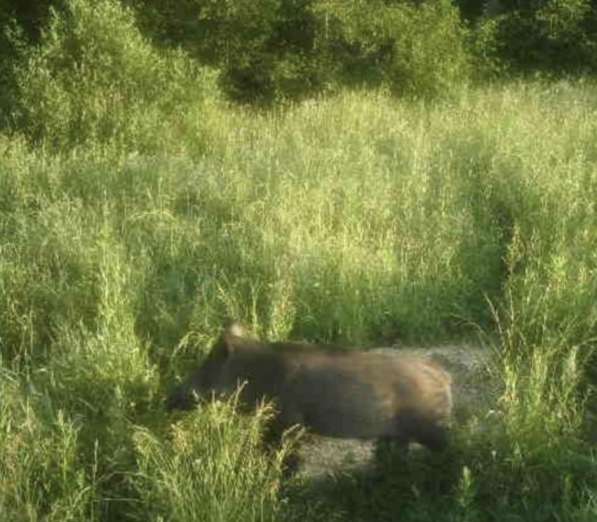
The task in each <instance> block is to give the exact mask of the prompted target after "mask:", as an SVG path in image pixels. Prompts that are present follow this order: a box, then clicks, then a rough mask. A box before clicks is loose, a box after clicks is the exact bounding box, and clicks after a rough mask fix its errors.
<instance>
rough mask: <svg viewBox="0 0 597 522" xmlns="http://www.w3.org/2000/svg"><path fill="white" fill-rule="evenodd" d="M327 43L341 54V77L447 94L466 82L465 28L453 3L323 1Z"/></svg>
mask: <svg viewBox="0 0 597 522" xmlns="http://www.w3.org/2000/svg"><path fill="white" fill-rule="evenodd" d="M317 12H318V13H319V14H320V16H322V17H324V19H325V21H326V22H325V25H326V31H325V32H324V33H323V34H322V45H324V46H325V47H327V50H328V53H330V55H331V56H330V59H331V58H335V57H337V56H339V57H340V63H341V65H340V67H341V72H340V75H341V76H344V77H345V78H347V79H349V81H350V80H352V81H353V82H354V81H356V83H363V81H365V82H368V83H370V82H371V81H373V83H377V82H379V83H382V84H385V85H387V86H388V87H389V88H390V90H391V91H392V92H394V93H397V94H408V95H416V96H430V95H431V96H433V95H438V94H444V93H446V92H449V91H450V90H451V89H453V88H454V87H455V86H456V85H459V84H460V83H462V82H463V81H465V80H466V79H467V77H468V74H469V63H468V62H469V60H468V55H467V51H466V49H465V34H466V33H465V30H464V27H463V26H462V24H461V22H460V18H459V14H458V11H457V10H456V9H455V8H454V7H453V6H452V4H451V3H450V2H449V1H444V0H441V1H437V2H423V3H420V4H419V3H411V2H385V1H382V0H379V1H377V2H374V3H372V2H368V1H357V2H351V3H345V4H342V5H338V4H337V3H335V2H322V3H321V5H319V6H318V10H317Z"/></svg>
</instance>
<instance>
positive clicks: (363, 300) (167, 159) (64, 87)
mask: <svg viewBox="0 0 597 522" xmlns="http://www.w3.org/2000/svg"><path fill="white" fill-rule="evenodd" d="M204 3H205V2H199V1H196V2H194V1H191V0H188V1H187V2H180V3H168V2H160V3H158V2H155V5H153V4H154V3H151V2H150V3H148V6H147V8H146V9H145V10H142V9H140V8H139V7H138V6H137V5H136V3H134V2H128V5H129V7H124V6H123V5H122V4H121V3H119V2H118V1H116V0H102V1H100V2H90V1H86V0H68V1H65V2H60V3H56V4H54V3H52V5H54V7H55V10H53V11H47V12H46V11H45V10H44V9H42V8H41V7H39V6H38V7H36V9H35V10H30V11H27V9H26V8H25V7H23V6H24V5H28V4H27V3H26V2H25V3H23V5H22V6H21V7H18V8H17V7H12V4H11V3H10V2H4V3H0V20H2V21H3V22H4V21H7V20H8V19H9V17H11V16H16V19H17V22H15V23H12V22H10V23H8V22H6V27H7V28H8V27H10V28H12V29H11V30H8V29H7V31H5V32H4V34H3V36H2V39H3V40H2V42H5V43H7V45H3V46H2V51H1V52H2V53H4V54H3V56H4V58H5V59H4V60H2V61H0V73H2V75H1V76H0V84H1V87H2V92H1V93H0V109H1V110H2V112H1V114H0V122H1V128H0V514H1V517H0V518H2V520H6V521H7V522H13V521H14V522H20V521H24V520H31V521H37V520H40V521H41V520H60V521H62V520H77V521H79V520H98V521H99V520H102V521H103V520H110V521H119V520H155V521H156V522H157V521H158V520H173V521H197V520H206V521H207V520H210V521H211V520H216V521H235V520H239V521H241V520H242V521H251V520H295V519H296V520H299V519H300V520H307V521H318V520H322V521H323V520H346V521H349V520H350V521H352V520H362V521H370V520H388V521H390V520H398V519H399V520H404V521H436V520H449V521H463V522H464V521H477V520H478V521H486V520H490V521H500V522H501V521H518V520H524V521H531V522H534V521H547V520H563V521H574V522H589V521H593V520H595V518H596V517H597V494H596V493H595V492H596V491H597V457H596V456H595V450H594V443H595V440H594V431H593V430H594V427H592V426H591V425H590V420H591V412H592V411H593V415H594V407H593V404H594V397H592V396H591V394H590V393H591V387H592V386H593V385H594V383H595V381H596V375H597V371H596V367H597V365H596V363H595V356H594V352H593V351H594V348H595V345H596V340H597V306H596V304H595V303H597V257H596V254H595V253H596V252H597V211H596V210H597V209H596V208H595V204H596V202H597V85H595V83H594V82H593V80H591V79H589V78H586V79H582V78H581V79H559V80H557V81H554V80H550V81H547V80H545V79H541V78H535V79H532V80H531V79H524V80H523V79H520V78H519V79H513V78H510V79H508V81H502V82H500V83H499V84H497V83H496V84H484V85H476V84H475V83H474V82H475V81H476V80H477V79H478V78H476V76H477V75H473V74H472V71H473V69H475V67H477V65H476V64H478V63H480V62H482V63H483V64H484V65H483V67H485V68H486V69H485V70H486V71H493V72H494V73H495V72H498V71H502V72H503V71H504V70H505V69H508V70H510V71H512V70H514V69H516V68H517V67H523V66H525V67H526V66H528V68H527V69H526V70H536V69H537V68H538V69H542V68H543V67H537V68H536V67H535V65H536V64H535V65H533V64H522V63H520V62H516V63H515V61H510V62H508V63H506V62H507V60H506V59H505V57H506V56H507V53H505V51H504V52H502V51H503V50H504V49H505V48H504V47H503V45H502V44H503V41H504V40H503V38H504V36H503V35H504V34H507V32H504V31H505V29H504V28H505V27H511V26H506V25H503V24H506V22H505V20H506V18H507V16H506V15H504V18H498V19H495V20H492V21H487V20H483V19H477V17H478V16H479V14H475V13H473V12H472V11H471V13H469V15H470V16H469V17H470V18H471V19H472V20H477V21H476V22H474V24H473V23H472V22H471V24H472V25H469V26H466V25H464V23H463V22H461V21H460V19H459V18H458V14H457V11H456V10H455V9H454V8H453V7H452V6H451V4H449V3H447V2H443V1H438V2H435V3H432V2H424V3H423V5H422V6H420V7H417V5H416V4H415V3H410V2H390V1H386V2H379V6H378V7H379V10H377V11H376V10H373V9H369V10H368V9H366V8H365V7H366V4H365V3H363V2H352V3H350V5H349V6H348V7H346V8H343V10H341V9H340V8H339V7H338V5H339V4H338V3H334V2H314V1H313V2H307V1H305V2H286V1H282V0H279V1H274V0H270V1H268V2H265V1H260V2H257V3H251V2H243V1H238V2H235V1H232V0H230V1H227V2H219V3H213V2H212V3H210V6H211V7H210V9H211V10H207V11H206V10H202V11H201V13H202V14H201V17H199V18H197V20H198V22H197V23H198V24H199V26H198V27H200V28H201V31H200V32H199V33H198V34H199V35H201V38H205V39H207V38H211V37H213V39H212V40H209V39H208V40H205V41H201V40H199V39H198V37H197V36H196V35H195V36H194V37H193V38H191V36H193V34H192V30H191V29H192V27H193V26H190V25H189V26H185V27H187V29H186V31H187V32H185V31H183V30H182V29H183V28H182V26H181V25H180V23H181V22H182V21H184V20H187V22H188V24H190V23H191V22H192V21H194V20H195V18H193V17H192V16H191V14H192V13H193V12H194V11H193V10H194V9H196V8H197V6H200V4H201V5H202V4H204ZM42 4H43V5H48V4H49V3H39V5H40V6H41V5H42ZM175 4H176V5H177V6H178V7H177V9H174V7H176V5H175ZM262 4H264V5H265V4H271V7H272V9H271V10H270V11H268V12H269V13H270V15H271V19H270V18H268V19H260V18H259V17H258V15H259V13H260V11H257V10H256V9H255V8H251V6H253V5H262ZM382 4H383V5H382ZM463 4H464V3H463ZM505 4H507V3H506V2H505ZM519 4H520V2H519ZM552 4H553V5H552ZM556 4H558V5H559V6H564V5H568V4H570V5H572V4H575V5H576V6H577V7H578V11H574V10H570V9H569V10H568V11H566V12H567V13H571V14H570V16H569V17H568V18H566V20H567V23H568V24H569V25H567V26H566V27H567V28H568V29H566V30H564V29H562V30H561V32H560V33H558V34H559V35H567V36H566V38H571V36H570V35H572V34H577V33H575V32H574V31H577V30H580V29H578V27H582V29H583V31H584V32H583V35H584V36H583V40H582V42H581V41H579V45H581V44H582V45H586V46H588V47H587V49H589V48H591V45H594V44H593V43H592V42H594V41H595V40H594V31H593V29H592V27H593V26H592V25H591V24H590V23H589V22H590V20H591V16H592V11H590V10H589V11H588V12H585V11H582V9H581V8H582V5H585V4H586V5H588V4H587V3H586V2H584V3H583V2H572V1H570V2H563V1H560V2H549V5H552V7H553V6H556ZM581 4H582V5H581ZM347 5H348V4H347ZM274 8H275V9H274ZM291 8H294V11H292V9H291ZM562 8H563V7H562ZM169 9H172V10H173V11H172V12H170V11H169ZM554 9H555V7H554ZM581 11H582V12H583V13H584V14H583V16H580V15H579V14H578V13H580V12H581ZM26 12H29V13H30V15H31V16H29V17H27V16H25V15H23V13H26ZM380 12H382V14H383V16H382V15H380V14H379V13H380ZM531 12H532V13H535V11H532V10H530V8H529V10H527V11H524V13H526V14H529V13H531ZM376 13H377V14H376ZM521 13H522V14H524V13H523V12H522V11H520V12H518V14H517V16H519V18H520V16H522V14H521ZM307 14H308V16H306V15H307ZM208 15H209V16H208ZM249 15H251V16H253V20H254V25H247V24H245V23H244V22H245V16H249ZM197 16H198V15H197ZM509 16H510V17H511V18H512V17H513V16H514V15H513V14H512V13H511V14H510V15H509ZM529 16H530V14H529ZM533 16H535V15H533ZM554 16H555V15H554ZM19 17H21V18H22V19H23V20H26V21H27V23H24V24H21V26H22V30H21V29H19V24H18V22H19V20H20V19H21V18H19ZM226 17H227V18H226ZM222 19H225V20H226V21H227V22H226V23H221V20H222ZM513 19H514V18H512V19H511V20H510V21H509V22H508V23H513V22H512V20H513ZM529 19H530V18H529ZM535 19H537V20H539V18H536V17H535ZM297 20H303V21H305V20H307V21H310V23H311V25H305V26H301V27H303V30H302V31H301V32H300V35H301V36H302V37H303V38H304V39H302V40H301V39H298V40H294V44H293V46H289V47H287V48H284V47H283V46H282V44H281V43H280V42H281V41H282V40H281V38H282V36H283V35H287V34H290V33H285V32H284V31H285V29H283V28H284V27H292V26H293V25H292V24H293V23H295V22H296V21H297ZM541 20H544V19H543V18H541ZM324 21H326V23H323V22H324ZM574 21H577V22H578V24H579V25H578V27H577V29H571V28H570V27H572V26H571V25H570V24H573V22H574ZM208 22H209V23H208ZM382 22H383V23H382ZM440 22H441V23H440ZM581 22H582V23H581ZM296 23H298V22H296ZM201 24H204V25H201ZM285 24H286V25H285ZM376 24H377V25H376ZM401 24H402V25H401ZM425 24H427V25H425ZM475 24H476V25H475ZM239 27H244V28H245V29H246V30H247V31H248V32H249V33H250V34H243V33H242V32H239V31H238V28H239ZM546 27H547V26H546ZM548 27H549V28H550V30H552V29H553V30H555V29H554V28H555V27H556V26H555V25H553V24H552V25H548ZM558 27H559V26H558ZM562 27H563V26H562ZM208 28H211V30H212V33H210V32H209V31H207V29H208ZM251 28H253V29H251ZM267 28H270V29H271V28H273V29H272V31H273V33H272V34H276V35H278V36H279V37H280V39H278V40H275V39H271V38H269V37H268V38H263V34H265V33H266V32H267V30H268V29H267ZM308 28H311V29H309V30H307V29H308ZM323 28H325V31H323ZM399 28H405V30H404V31H402V30H399ZM224 29H226V30H230V31H232V33H234V34H236V37H237V38H236V39H231V40H227V38H228V33H227V32H226V31H224ZM250 29H251V30H250ZM274 29H275V30H274ZM406 29H408V30H406ZM206 31H207V32H206ZM213 31H215V33H213ZM222 31H224V32H222ZM326 31H327V32H326ZM529 34H530V33H529ZM550 34H551V33H550ZM210 35H212V36H210ZM500 35H502V36H500ZM295 36H297V35H295ZM556 36H557V35H556ZM556 36H554V35H551V36H549V38H551V40H550V41H553V39H554V38H556ZM251 38H254V39H251ZM297 38H298V36H297ZM226 41H230V46H231V47H230V48H228V49H227V52H228V53H229V54H221V53H219V52H216V51H217V49H219V47H218V46H221V45H223V42H226ZM575 41H576V40H575ZM425 42H427V43H428V46H426V45H425ZM438 42H441V44H440V43H438ZM500 42H502V43H500ZM529 42H530V40H529ZM583 42H584V43H583ZM442 44H443V47H442ZM529 45H531V43H529ZM533 45H534V44H533ZM438 48H440V50H441V53H439V52H438V53H436V51H435V50H436V49H438ZM210 49H211V51H212V52H213V56H208V54H207V53H208V51H210ZM551 49H552V51H553V49H555V47H553V48H551ZM565 49H568V47H565ZM550 52H551V51H550ZM442 53H443V54H442ZM500 53H501V54H500ZM558 56H560V55H558ZM222 57H225V60H224V61H220V59H222V60H223V58H222ZM266 58H267V59H266ZM299 58H300V59H299ZM579 59H580V58H579ZM483 60H485V61H483ZM505 60H506V61H505ZM541 60H547V59H546V58H545V56H543V58H541ZM548 61H549V60H548ZM556 61H557V60H555V58H554V61H549V63H555V62H556ZM330 63H335V64H336V67H335V68H330V67H329V64H330ZM541 63H543V64H544V62H541ZM256 64H257V65H259V66H260V67H263V69H260V68H259V67H257V65H256ZM583 67H585V68H586V69H587V70H591V67H594V64H593V65H591V62H590V61H585V62H583ZM554 70H555V69H554ZM239 71H245V72H247V75H244V76H243V75H242V74H240V73H239ZM575 72H578V71H575ZM303 73H304V74H303ZM307 73H308V74H307ZM253 74H255V75H257V76H258V77H259V78H262V79H264V83H262V84H260V83H251V82H253V79H254V78H253V77H252V75H253ZM479 76H482V75H479ZM303 80H304V81H305V82H306V83H305V84H303V83H301V82H302V81H303ZM250 85H252V86H253V87H254V90H253V91H251V90H250V89H248V88H247V89H245V87H247V86H250ZM346 86H349V87H350V89H347V88H346ZM365 86H369V87H370V88H369V89H365V88H364V87H365ZM357 87H358V88H357ZM315 92H317V93H320V94H319V95H318V96H316V97H311V98H310V99H306V100H303V101H301V102H296V103H291V102H290V101H289V98H293V97H298V98H303V97H307V96H309V95H311V94H313V93H315ZM403 94H404V95H407V96H402V95H403ZM444 94H447V95H444ZM419 95H420V96H419ZM438 95H439V96H438ZM227 96H228V97H230V96H232V97H233V98H236V99H243V100H249V99H250V100H256V101H259V102H263V101H267V102H268V103H273V102H275V101H276V100H286V102H285V103H284V104H280V105H274V106H273V107H270V109H269V110H263V108H262V107H261V108H259V109H255V108H252V107H247V106H238V105H231V104H230V101H229V100H228V101H227V98H226V97H227ZM226 316H232V317H236V318H239V319H241V320H244V321H245V322H246V323H248V324H249V325H251V326H252V328H253V329H254V330H255V331H256V332H258V333H259V334H260V335H263V336H264V337H268V338H270V339H310V340H331V341H339V342H350V343H354V344H356V343H363V344H366V345H370V344H371V345H372V344H375V343H377V344H382V343H388V342H392V341H395V340H396V339H400V340H403V341H405V342H441V341H444V340H447V339H450V340H456V341H457V340H461V339H465V338H467V339H470V338H471V337H473V336H475V335H476V334H477V332H479V331H482V332H483V333H484V339H485V340H487V341H488V343H489V344H491V345H492V346H493V347H494V349H495V352H496V361H495V362H496V364H495V367H494V368H493V370H494V371H495V372H496V373H497V375H498V376H499V378H500V382H501V384H502V387H501V390H500V396H499V397H498V398H497V399H496V404H495V407H494V408H493V409H492V410H491V411H490V412H481V413H480V416H481V417H480V418H479V419H475V418H473V419H469V420H468V421H467V422H466V423H464V424H462V423H461V424H458V425H456V426H455V429H454V441H453V444H452V446H451V448H450V449H449V451H448V452H446V454H445V455H442V456H441V457H439V458H433V457H432V456H429V455H427V454H426V453H424V452H423V453H418V454H416V455H414V454H413V455H409V456H408V457H405V456H404V455H391V454H390V455H386V456H383V457H382V459H381V462H382V468H383V469H382V470H381V474H380V475H379V476H377V477H369V476H361V475H359V474H356V475H350V476H346V477H341V478H339V479H337V480H330V481H328V482H325V483H321V484H320V483H318V484H313V483H309V481H304V480H298V479H288V478H287V477H284V475H283V465H282V460H283V457H284V455H285V454H286V453H287V452H288V451H289V450H290V448H291V446H292V440H288V441H287V442H286V443H285V444H284V446H283V447H282V448H280V449H277V450H272V449H266V448H265V447H264V445H263V444H262V438H263V434H264V432H265V430H266V429H267V423H268V419H269V417H270V415H271V411H270V410H269V409H268V407H264V408H262V409H260V410H259V412H258V413H257V415H256V416H254V417H247V416H242V415H239V414H238V413H237V411H236V405H235V402H234V399H232V400H231V401H230V402H227V403H221V402H214V403H210V404H208V405H207V406H206V407H204V408H202V409H198V410H197V411H195V412H191V413H189V414H187V415H170V414H167V413H166V412H165V411H164V408H163V400H164V397H165V394H166V393H167V391H168V390H169V389H170V387H171V386H172V385H173V384H174V383H175V382H176V380H177V379H178V378H179V377H181V376H182V375H184V374H186V372H187V371H188V369H189V366H190V365H192V364H197V363H198V362H199V361H200V360H201V357H202V354H203V353H205V351H206V350H207V349H208V348H209V346H210V343H211V342H212V341H213V339H214V336H216V335H217V334H218V332H219V329H220V327H221V324H222V319H223V318H224V317H226ZM485 416H486V417H487V418H485ZM480 425H481V426H482V427H483V428H482V429H481V428H479V426H480ZM591 437H593V440H591ZM291 438H292V437H290V438H289V439H291Z"/></svg>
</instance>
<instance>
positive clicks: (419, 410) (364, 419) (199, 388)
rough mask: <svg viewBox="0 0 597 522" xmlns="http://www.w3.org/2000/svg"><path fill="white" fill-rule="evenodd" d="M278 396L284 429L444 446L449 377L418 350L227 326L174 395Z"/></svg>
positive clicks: (178, 399) (250, 401)
mask: <svg viewBox="0 0 597 522" xmlns="http://www.w3.org/2000/svg"><path fill="white" fill-rule="evenodd" d="M243 383H245V386H244V388H243V389H242V392H241V401H242V402H243V403H244V404H246V405H249V406H254V405H255V404H256V403H257V402H259V401H261V400H262V399H263V398H264V397H265V398H266V399H273V400H274V401H275V403H276V405H277V410H278V411H279V414H278V416H277V424H278V426H279V427H280V428H281V429H284V428H287V427H290V426H292V425H294V424H302V425H304V426H306V427H307V428H309V429H311V430H312V431H314V432H316V433H319V434H321V435H326V436H332V437H346V438H378V439H382V440H395V441H397V442H399V443H402V444H408V443H409V442H410V441H416V442H419V443H421V444H423V445H425V446H427V447H428V448H429V449H431V450H441V449H443V448H444V447H445V446H446V439H447V437H446V435H447V433H446V424H447V421H448V419H449V417H450V413H451V410H452V394H451V377H450V375H449V374H448V373H447V372H446V371H445V370H444V369H443V368H442V367H441V366H439V364H437V363H435V362H433V361H430V360H428V359H424V358H421V357H415V356H412V355H400V354H399V353H397V354H396V355H390V354H385V353H372V352H363V351H361V352H359V351H346V350H340V349H338V348H332V347H326V346H319V345H313V344H303V343H280V342H273V343H264V342H260V341H258V340H255V339H252V338H250V337H249V336H247V335H246V332H245V331H244V329H243V328H242V326H240V325H239V324H238V323H232V324H231V325H230V326H228V327H227V328H226V329H225V330H224V332H223V334H222V335H221V337H220V339H219V340H218V341H217V342H216V344H215V345H214V347H213V349H212V350H211V352H210V354H209V355H208V356H207V358H206V360H205V362H204V363H203V365H202V366H201V367H200V368H198V369H197V370H196V371H195V372H194V373H193V374H192V375H191V376H190V377H189V378H188V380H187V381H186V382H184V383H183V384H181V385H180V386H179V387H178V388H177V389H175V390H174V392H173V393H172V395H171V396H170V397H169V399H168V403H167V404H168V407H169V408H170V409H189V408H191V407H193V405H194V402H195V401H194V397H195V396H199V397H209V396H211V395H212V394H215V395H221V394H223V395H229V394H231V393H233V392H234V391H235V390H237V388H238V386H239V385H240V384H243Z"/></svg>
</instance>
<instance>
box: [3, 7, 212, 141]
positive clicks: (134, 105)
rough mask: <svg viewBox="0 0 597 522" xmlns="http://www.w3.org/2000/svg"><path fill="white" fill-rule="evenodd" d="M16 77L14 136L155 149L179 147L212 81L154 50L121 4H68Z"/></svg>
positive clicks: (179, 58)
mask: <svg viewBox="0 0 597 522" xmlns="http://www.w3.org/2000/svg"><path fill="white" fill-rule="evenodd" d="M14 77H15V83H16V92H15V93H14V94H13V103H12V109H13V130H16V131H19V132H23V133H24V134H25V135H26V136H27V137H28V138H30V139H31V140H32V141H33V142H35V143H41V144H43V145H44V146H48V147H50V148H53V149H60V148H64V147H70V146H76V145H80V144H84V143H95V144H107V143H111V144H116V145H118V146H122V147H125V148H127V149H135V150H145V151H154V150H156V149H160V148H164V147H167V146H169V145H170V146H172V147H174V146H177V145H178V136H177V134H180V128H181V127H184V126H185V124H190V123H191V121H190V119H189V118H188V114H189V109H188V107H189V105H190V104H191V103H192V102H195V101H199V100H201V99H202V98H203V97H204V96H205V92H206V89H207V88H206V84H207V80H206V78H207V77H208V75H207V73H205V72H204V71H203V70H201V69H199V68H198V67H196V66H195V65H194V64H193V62H192V61H191V60H189V59H188V58H187V57H186V56H185V55H184V54H183V53H182V52H174V51H167V52H159V51H158V50H156V49H154V48H153V47H152V46H151V44H150V43H149V41H148V40H147V39H146V38H144V37H143V36H142V35H141V33H140V32H139V30H138V29H137V27H136V25H135V19H134V15H133V13H132V11H130V10H129V9H126V8H123V7H122V6H121V5H120V3H119V2H118V1H116V0H101V1H99V2H96V3H91V2H87V1H85V0H67V1H66V2H65V6H64V8H63V9H61V10H52V14H51V18H50V22H49V26H48V27H47V29H45V30H44V31H43V32H42V35H41V38H40V43H39V45H36V46H33V47H28V48H26V49H24V50H23V51H22V52H21V56H20V59H19V61H18V62H17V64H16V65H15V74H14ZM185 115H187V118H185ZM167 122H168V123H169V125H166V123H167ZM156 129H161V130H162V132H156Z"/></svg>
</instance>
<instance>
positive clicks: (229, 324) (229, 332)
mask: <svg viewBox="0 0 597 522" xmlns="http://www.w3.org/2000/svg"><path fill="white" fill-rule="evenodd" d="M224 335H226V336H234V337H248V335H249V334H248V332H247V329H246V328H245V327H244V326H243V325H242V324H241V323H240V322H239V321H236V320H229V321H226V323H225V324H224Z"/></svg>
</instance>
